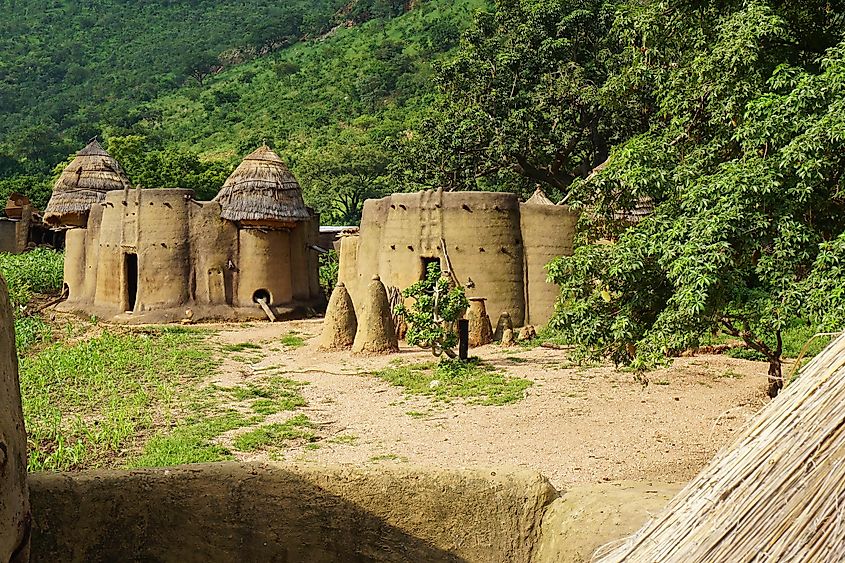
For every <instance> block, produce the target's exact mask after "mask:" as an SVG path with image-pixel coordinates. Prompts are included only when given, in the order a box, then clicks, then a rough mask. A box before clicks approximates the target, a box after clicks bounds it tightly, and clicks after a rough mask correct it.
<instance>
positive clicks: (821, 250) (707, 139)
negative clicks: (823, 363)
mask: <svg viewBox="0 0 845 563" xmlns="http://www.w3.org/2000/svg"><path fill="white" fill-rule="evenodd" d="M831 8H832V5H831V4H830V3H828V2H803V3H802V9H801V10H795V9H794V7H793V6H792V4H789V3H778V2H764V1H753V2H716V1H711V2H703V3H702V2H679V3H673V4H672V6H671V7H669V6H667V5H666V4H663V3H653V4H648V5H645V6H644V7H643V6H640V7H636V8H628V10H627V11H626V12H623V13H622V15H621V16H620V18H619V20H617V24H616V28H615V34H616V36H617V37H618V38H619V40H620V41H621V42H622V43H623V45H625V48H624V49H623V50H622V51H621V52H620V63H619V65H620V66H619V68H620V71H619V75H618V79H614V80H612V81H610V80H609V81H608V82H607V83H606V85H605V87H604V88H603V91H604V94H605V95H607V96H613V95H624V92H626V91H630V90H632V89H648V90H649V91H648V93H647V97H651V98H653V100H654V106H653V108H652V110H651V115H650V121H651V125H650V128H649V130H648V131H647V132H645V133H643V134H641V135H638V136H636V137H634V138H632V139H630V140H629V141H627V142H624V143H621V144H620V145H618V146H617V147H615V148H614V150H613V151H612V154H611V156H610V159H609V161H608V164H607V166H606V167H605V168H604V169H603V170H602V171H601V172H600V173H599V174H597V175H596V176H595V177H594V178H593V179H592V180H591V181H589V182H582V183H581V184H580V185H579V186H578V187H577V191H578V195H579V198H580V202H581V203H582V204H583V205H584V208H585V209H586V210H588V213H587V214H586V217H585V221H584V224H585V226H586V227H587V232H588V236H587V237H586V240H585V242H586V244H584V245H583V246H581V247H580V248H578V249H577V250H576V252H575V255H574V256H572V257H567V258H560V259H558V260H556V261H555V262H553V263H552V264H551V265H550V266H549V277H550V279H552V280H554V281H555V282H556V283H559V284H561V287H562V295H561V302H560V306H559V308H558V312H557V314H556V317H555V319H554V320H553V324H554V326H556V327H557V328H559V329H560V330H562V331H563V332H565V333H566V334H568V335H569V336H570V337H571V338H572V339H573V340H574V341H576V342H578V343H579V349H580V352H581V353H582V354H587V355H591V356H603V355H606V356H609V357H611V358H613V359H614V360H615V361H617V362H620V363H630V364H632V365H634V366H635V367H648V366H652V365H654V364H655V363H658V362H660V361H662V359H663V358H665V357H666V355H671V354H673V353H675V352H678V351H680V350H683V349H685V348H688V347H690V346H693V345H695V344H696V343H697V342H698V340H699V338H700V337H701V336H702V335H703V334H705V333H706V332H708V331H715V330H720V331H722V332H725V333H727V334H730V335H732V336H735V337H739V338H741V339H743V340H744V341H745V342H746V344H747V345H748V346H749V347H751V348H753V349H754V350H757V351H758V352H760V353H761V354H763V355H764V356H765V357H766V359H767V360H768V361H769V376H770V386H769V394H770V395H772V396H774V395H775V394H777V392H778V390H779V389H780V388H781V387H782V385H783V377H782V372H781V363H782V357H781V356H782V353H783V331H784V329H785V328H787V327H788V326H789V325H790V323H792V322H794V321H795V319H796V317H805V318H807V317H810V318H813V319H815V320H819V319H823V318H825V315H826V314H827V313H825V312H824V311H825V309H826V308H827V307H829V306H831V305H832V304H833V302H831V301H830V300H828V301H825V299H821V298H820V295H819V292H820V291H823V290H824V288H826V287H829V286H830V283H831V276H832V275H834V274H833V272H831V270H830V269H829V265H830V264H837V263H840V261H841V260H843V259H845V255H843V250H845V247H843V245H842V243H841V242H840V241H841V237H842V233H843V232H845V191H843V189H844V188H845V183H843V171H845V102H843V100H845V78H843V77H845V43H839V44H837V42H838V41H842V29H843V28H842V27H841V23H842V21H843V19H842V17H843V10H842V6H841V5H840V4H837V5H836V6H835V8H836V9H831ZM808 26H809V28H811V29H812V30H813V33H807V29H808ZM643 199H647V200H650V201H651V202H652V203H653V204H654V211H653V213H652V214H651V215H650V216H649V217H647V218H645V219H644V220H642V221H641V222H639V223H638V224H636V225H635V226H633V227H630V228H628V229H627V230H624V229H620V230H619V231H618V232H617V233H616V236H617V237H618V240H616V242H615V244H612V245H607V244H591V243H592V242H594V241H593V240H591V239H590V236H589V233H592V234H595V233H597V232H598V229H595V228H594V229H592V230H590V227H596V226H597V225H606V221H603V220H602V219H606V218H607V217H609V216H611V215H612V214H614V213H616V214H618V213H619V212H620V210H624V209H626V208H630V207H631V206H632V205H634V204H635V203H636V202H638V201H642V200H643ZM605 232H606V231H605ZM835 275H838V276H840V277H839V281H840V282H841V273H837V274H835ZM835 283H838V282H835ZM826 284H827V285H826ZM841 294H842V292H841V291H839V292H838V295H841ZM836 299H837V301H835V302H836V303H841V301H838V300H839V299H841V298H840V297H836ZM839 318H840V319H841V317H839ZM840 328H841V327H840Z"/></svg>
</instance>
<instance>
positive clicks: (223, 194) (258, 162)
mask: <svg viewBox="0 0 845 563" xmlns="http://www.w3.org/2000/svg"><path fill="white" fill-rule="evenodd" d="M214 201H216V202H218V203H220V207H221V212H220V216H221V217H222V218H223V219H228V220H229V221H237V222H238V223H241V224H246V225H251V224H254V225H269V226H273V225H278V226H293V225H295V224H296V222H298V221H305V220H307V219H309V218H310V217H311V213H310V212H309V211H308V208H307V207H305V202H303V201H302V190H301V189H300V187H299V183H298V182H297V181H296V178H294V177H293V174H291V172H290V170H288V168H287V166H285V164H284V162H282V159H281V158H279V155H277V154H276V153H274V152H273V151H272V150H270V148H269V147H267V146H266V145H265V146H263V147H260V148H259V149H258V150H256V151H255V152H253V153H252V154H250V155H249V156H247V157H246V158H245V159H244V160H243V162H241V163H240V165H239V166H238V167H237V168H236V169H235V171H234V172H232V175H231V176H229V178H227V179H226V182H225V183H224V184H223V188H222V189H221V190H220V193H219V194H217V197H215V198H214Z"/></svg>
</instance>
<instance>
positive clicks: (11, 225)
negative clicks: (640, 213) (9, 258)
mask: <svg viewBox="0 0 845 563" xmlns="http://www.w3.org/2000/svg"><path fill="white" fill-rule="evenodd" d="M17 224H18V222H17V221H12V220H11V219H5V218H3V219H0V252H18V238H17V237H18V235H17Z"/></svg>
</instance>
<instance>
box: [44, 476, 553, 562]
mask: <svg viewBox="0 0 845 563" xmlns="http://www.w3.org/2000/svg"><path fill="white" fill-rule="evenodd" d="M30 495H31V501H32V512H33V519H34V529H33V537H32V561H33V562H40V561H44V562H48V561H49V562H54V561H161V562H165V561H167V562H169V561H173V562H176V561H179V562H193V561H197V562H199V561H202V562H217V561H219V562H230V561H268V562H269V561H279V562H290V563H294V562H306V561H307V562H311V563H323V562H326V563H328V562H335V561H343V562H348V563H356V562H365V561H366V562H382V561H397V562H398V561H403V562H404V561H420V562H423V561H478V562H486V561H511V562H515V563H519V562H525V563H528V562H530V561H531V560H532V558H533V552H534V551H535V550H536V548H537V546H538V542H539V534H540V522H541V520H542V516H543V514H544V513H545V511H546V508H547V507H548V506H549V504H550V503H551V502H552V501H553V500H554V499H555V498H556V497H557V496H558V495H557V491H555V489H554V488H553V487H552V486H551V485H550V484H549V482H548V481H547V480H546V479H545V478H544V477H542V476H541V475H539V474H538V473H536V472H530V471H517V472H497V471H488V472H478V471H443V470H409V469H406V468H401V467H400V468H388V467H376V468H371V469H367V470H354V469H349V468H341V467H329V468H326V467H316V466H313V467H290V466H281V465H272V464H252V465H251V464H235V463H219V464H208V465H196V466H184V467H176V468H170V469H151V470H143V471H89V472H83V473H77V474H69V473H63V474H46V473H41V474H32V475H31V476H30Z"/></svg>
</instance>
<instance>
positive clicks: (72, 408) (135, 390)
mask: <svg viewBox="0 0 845 563" xmlns="http://www.w3.org/2000/svg"><path fill="white" fill-rule="evenodd" d="M212 352H213V350H212V348H211V346H210V345H208V344H207V343H206V341H205V339H204V338H203V337H202V336H201V335H199V334H196V333H189V332H184V331H178V330H169V329H161V330H153V331H151V330H148V331H147V332H145V333H140V334H139V333H130V334H117V333H113V332H110V331H106V332H104V333H103V334H102V335H100V336H98V337H96V338H92V339H89V340H86V341H83V342H79V343H75V344H72V345H68V344H54V345H51V346H48V347H47V348H45V349H44V350H42V351H40V352H39V353H37V354H32V355H28V356H27V355H25V356H23V357H22V358H21V360H20V380H21V393H22V398H23V409H24V418H25V422H26V428H27V433H28V435H29V460H28V461H29V464H28V466H29V470H30V471H40V470H58V471H66V470H71V469H80V468H83V467H102V466H116V465H120V462H122V461H124V460H125V457H126V456H127V455H128V454H127V452H130V451H132V450H133V449H135V448H137V447H138V445H139V444H138V442H139V441H140V437H141V436H142V435H143V434H145V433H147V432H149V431H150V430H153V429H154V428H156V427H160V426H162V425H165V424H168V425H169V424H170V423H171V420H172V419H173V411H174V410H175V409H176V408H177V407H178V405H179V403H180V402H182V401H184V398H185V396H186V395H188V396H189V395H191V394H192V393H193V392H194V391H195V385H196V384H197V383H198V382H199V381H201V380H202V378H204V377H206V376H207V375H208V374H210V373H211V372H212V370H213V369H215V368H216V366H217V360H216V359H215V358H214V355H213V353H212Z"/></svg>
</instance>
